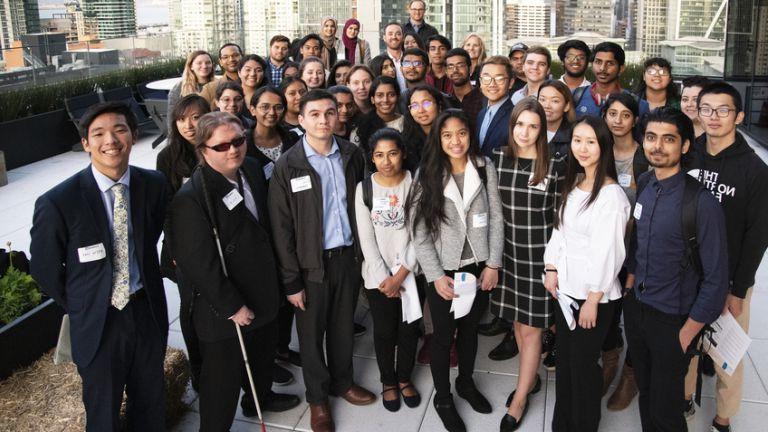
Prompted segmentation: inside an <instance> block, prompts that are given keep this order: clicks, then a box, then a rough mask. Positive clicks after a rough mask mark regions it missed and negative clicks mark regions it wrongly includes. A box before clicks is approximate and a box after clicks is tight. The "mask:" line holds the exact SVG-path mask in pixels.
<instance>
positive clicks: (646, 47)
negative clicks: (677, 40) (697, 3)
mask: <svg viewBox="0 0 768 432" xmlns="http://www.w3.org/2000/svg"><path fill="white" fill-rule="evenodd" d="M669 3H670V2H668V1H667V0H639V3H638V19H637V33H636V35H637V42H636V46H637V49H638V51H642V52H643V53H644V54H645V57H659V56H660V55H661V47H660V46H659V42H661V41H663V40H665V39H667V30H668V29H667V15H668V10H667V9H668V7H669ZM672 4H673V5H674V2H672ZM672 16H674V14H672Z"/></svg>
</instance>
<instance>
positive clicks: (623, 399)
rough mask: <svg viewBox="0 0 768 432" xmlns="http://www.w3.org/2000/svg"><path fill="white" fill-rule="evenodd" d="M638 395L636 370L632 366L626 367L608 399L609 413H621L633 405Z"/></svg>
mask: <svg viewBox="0 0 768 432" xmlns="http://www.w3.org/2000/svg"><path fill="white" fill-rule="evenodd" d="M635 395H637V382H636V381H635V370H634V369H632V368H631V367H630V366H627V365H624V370H622V371H621V380H619V385H618V386H617V387H616V391H614V392H613V394H612V395H611V397H610V398H609V399H608V410H609V411H621V410H623V409H625V408H626V407H628V406H629V404H630V403H632V399H634V398H635Z"/></svg>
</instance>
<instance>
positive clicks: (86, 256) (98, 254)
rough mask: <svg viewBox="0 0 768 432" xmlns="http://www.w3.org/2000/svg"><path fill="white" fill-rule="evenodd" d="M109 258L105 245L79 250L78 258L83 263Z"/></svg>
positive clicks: (100, 244)
mask: <svg viewBox="0 0 768 432" xmlns="http://www.w3.org/2000/svg"><path fill="white" fill-rule="evenodd" d="M106 256H107V250H106V249H104V243H99V244H95V245H91V246H86V247H81V248H77V257H78V258H79V259H80V262H81V263H87V262H91V261H98V260H100V259H103V258H105V257H106Z"/></svg>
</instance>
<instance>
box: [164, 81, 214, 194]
mask: <svg viewBox="0 0 768 432" xmlns="http://www.w3.org/2000/svg"><path fill="white" fill-rule="evenodd" d="M190 108H197V109H198V110H199V111H200V115H201V116H202V115H204V114H207V113H209V112H211V105H210V104H209V103H208V101H207V100H205V98H203V97H202V96H199V95H197V94H191V95H187V96H184V97H183V98H181V100H180V101H179V103H177V104H176V106H175V107H174V108H173V111H171V117H170V118H169V119H168V123H169V126H170V127H169V128H168V129H169V130H170V134H169V135H168V152H169V153H170V156H171V157H170V159H171V178H170V181H171V185H172V186H173V190H175V191H176V190H179V188H180V187H181V184H182V182H183V179H184V177H189V176H190V175H191V174H192V170H193V169H194V168H195V165H197V156H196V155H195V143H193V142H189V141H187V139H186V138H184V137H183V136H181V132H179V128H178V127H177V126H176V120H178V119H180V118H181V117H182V116H183V115H184V113H185V112H186V111H187V110H188V109H190Z"/></svg>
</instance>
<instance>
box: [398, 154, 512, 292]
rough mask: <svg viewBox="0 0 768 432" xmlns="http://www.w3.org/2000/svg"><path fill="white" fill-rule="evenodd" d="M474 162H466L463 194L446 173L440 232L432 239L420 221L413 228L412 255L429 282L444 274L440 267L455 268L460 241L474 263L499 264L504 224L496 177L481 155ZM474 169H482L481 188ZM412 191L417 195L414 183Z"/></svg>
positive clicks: (487, 160) (498, 265)
mask: <svg viewBox="0 0 768 432" xmlns="http://www.w3.org/2000/svg"><path fill="white" fill-rule="evenodd" d="M477 165H478V166H477V168H475V164H473V163H471V162H470V163H468V164H467V168H466V171H465V172H464V193H463V197H462V194H460V193H459V189H458V187H457V185H456V182H455V181H454V180H453V177H452V176H451V175H450V174H448V176H447V180H446V182H445V188H444V189H443V196H444V197H445V204H444V209H445V216H446V220H445V221H444V222H443V223H442V224H441V226H440V233H439V234H438V236H437V238H433V237H432V235H431V234H430V233H429V232H428V231H427V228H426V225H425V224H424V221H423V220H421V221H420V222H419V223H418V225H416V226H415V227H413V230H414V235H413V245H414V248H415V249H416V258H417V259H418V261H419V265H420V266H421V269H422V271H423V272H424V275H425V276H426V277H427V280H428V281H429V282H434V281H435V280H436V279H439V278H441V277H443V276H444V275H445V272H444V270H458V269H459V268H460V265H459V264H460V262H461V251H462V249H463V248H464V240H465V239H467V240H468V241H469V245H470V247H471V248H472V252H473V254H474V256H475V260H477V262H483V261H485V263H486V265H489V266H492V267H500V266H501V256H502V252H503V250H504V223H503V216H502V212H501V198H500V197H499V189H498V177H497V174H496V169H495V168H494V167H493V163H492V162H491V160H490V159H488V158H487V157H483V158H482V159H481V160H479V161H478V163H477ZM478 169H484V170H485V173H486V178H487V184H486V186H485V187H484V186H483V183H482V180H481V179H480V175H479V174H478V173H477V170H478ZM414 184H415V186H416V187H415V188H414V193H416V194H417V195H416V196H417V197H418V196H419V195H421V190H420V189H419V188H418V183H414Z"/></svg>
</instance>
